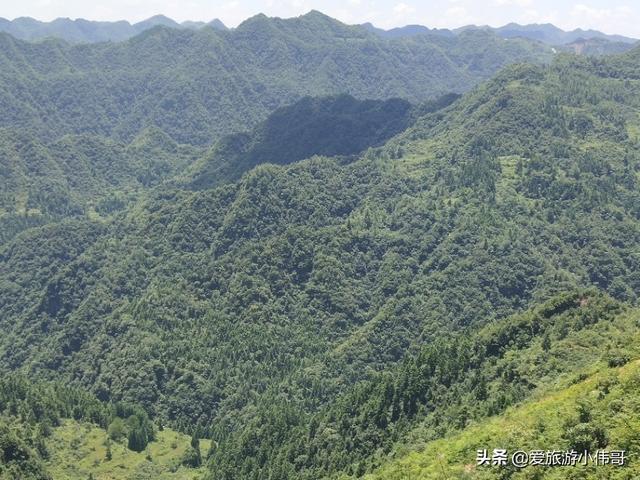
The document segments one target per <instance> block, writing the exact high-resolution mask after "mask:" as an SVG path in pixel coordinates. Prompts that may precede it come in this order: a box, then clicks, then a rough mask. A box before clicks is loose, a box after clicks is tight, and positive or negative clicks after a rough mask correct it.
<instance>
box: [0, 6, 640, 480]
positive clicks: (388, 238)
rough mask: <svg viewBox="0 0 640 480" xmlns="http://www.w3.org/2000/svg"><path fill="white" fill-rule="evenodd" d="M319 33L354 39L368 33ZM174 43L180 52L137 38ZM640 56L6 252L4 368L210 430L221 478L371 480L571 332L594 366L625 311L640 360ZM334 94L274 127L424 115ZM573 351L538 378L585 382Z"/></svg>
mask: <svg viewBox="0 0 640 480" xmlns="http://www.w3.org/2000/svg"><path fill="white" fill-rule="evenodd" d="M320 19H321V20H322V18H320ZM317 20H318V17H317V16H312V17H305V18H303V19H301V20H299V21H297V22H303V23H304V22H310V23H308V24H309V25H311V24H315V22H316V21H317ZM323 21H324V20H323ZM299 24H300V23H296V22H292V21H271V20H269V19H266V18H262V17H260V18H256V19H253V20H252V21H250V22H248V24H247V25H245V27H244V28H245V29H248V28H250V27H251V28H252V29H255V30H253V32H254V33H255V32H264V30H262V28H263V27H262V26H263V25H271V27H273V28H274V29H275V30H277V31H280V32H289V29H292V30H294V31H295V30H296V26H297V25H299ZM323 25H324V26H325V28H326V29H329V30H330V31H333V32H334V34H335V35H338V33H339V32H343V33H342V34H344V35H346V40H345V41H343V42H342V44H343V45H344V44H347V45H348V44H349V41H350V40H349V39H350V38H351V37H349V35H351V34H350V33H349V32H351V29H350V27H345V26H342V25H340V24H337V23H335V22H327V23H324V24H323ZM245 31H246V30H245ZM237 32H242V29H241V28H239V29H238V30H237V31H236V32H235V33H236V34H237ZM201 34H202V32H180V35H184V37H183V38H185V39H186V38H196V37H197V36H198V35H201ZM164 35H167V36H173V35H176V33H175V32H174V31H170V30H162V29H160V30H153V31H151V32H148V33H147V34H146V35H145V34H143V36H142V37H138V38H137V39H136V40H135V41H132V42H133V43H135V42H142V43H143V42H145V41H147V40H146V39H148V38H153V37H155V36H164ZM207 35H214V34H213V33H211V32H209V33H207ZM215 35H216V38H223V37H218V35H219V34H218V33H215ZM223 35H227V34H223ZM252 35H253V34H252ZM470 35H474V36H478V35H479V36H480V37H475V38H487V37H486V35H487V34H486V33H482V32H472V33H471V34H470ZM307 37H312V34H311V33H306V34H304V35H302V34H301V37H300V38H303V39H304V41H305V42H309V41H311V40H312V39H311V38H307ZM229 38H233V37H229ZM268 38H269V35H267V36H266V37H264V38H263V39H262V40H263V41H262V42H261V44H262V45H265V39H268ZM492 38H493V37H492ZM301 41H302V40H301ZM369 41H372V42H378V41H380V40H370V38H369V37H365V42H369ZM443 41H445V40H443ZM446 41H448V40H446ZM497 41H498V40H496V42H497ZM420 42H422V40H420V41H416V43H415V45H419V44H420ZM14 44H15V45H18V44H19V42H18V43H16V42H14ZM25 45H26V44H21V45H19V46H18V48H25ZM48 45H49V46H52V45H53V44H48ZM122 45H125V44H122ZM388 45H396V44H393V43H389V44H388ZM398 45H400V44H398ZM30 48H33V49H37V48H40V46H32V47H30ZM61 48H63V50H64V49H65V48H67V47H64V46H62V47H61ZM83 48H85V49H89V48H93V47H83ZM101 48H107V47H101ZM109 48H111V47H109ZM189 48H191V44H189ZM282 48H286V47H282ZM376 55H381V53H380V51H378V52H377V53H376ZM639 57H640V50H638V49H636V50H633V51H631V52H629V53H627V54H624V55H621V56H617V57H612V58H606V57H603V58H583V57H576V56H570V55H561V56H559V57H558V58H556V60H555V61H554V62H553V63H552V64H551V65H549V66H536V65H515V66H511V67H508V68H506V69H503V70H502V71H501V72H500V73H499V74H498V75H497V76H495V77H494V78H493V79H492V80H490V81H489V82H487V83H485V84H483V85H481V86H479V87H477V88H475V89H473V91H471V92H470V93H468V94H466V95H464V96H463V97H462V98H460V99H458V100H456V101H454V102H453V103H452V104H451V105H449V106H445V107H444V108H428V107H425V108H424V109H422V110H419V109H418V110H416V113H415V114H416V115H418V116H419V118H418V119H417V120H416V121H414V122H412V123H411V126H410V127H409V128H408V129H407V130H406V131H404V132H402V133H399V134H398V135H395V136H394V137H392V138H391V139H390V140H388V141H386V143H385V144H384V145H382V146H380V147H371V148H367V150H366V151H364V152H363V153H361V154H359V155H354V156H352V157H351V158H346V159H345V158H344V157H326V156H314V157H313V158H310V159H306V160H302V161H296V162H294V163H289V162H290V161H293V160H298V157H300V156H304V155H306V154H307V153H325V154H328V153H336V152H335V151H332V150H331V149H330V148H333V146H332V145H331V144H329V145H328V146H327V148H329V150H328V151H322V150H318V149H319V148H320V147H321V145H318V144H311V145H310V146H309V149H308V150H307V149H305V148H302V147H303V146H304V145H297V144H295V143H294V144H293V145H297V146H300V147H301V148H300V149H298V150H293V151H292V154H293V153H296V152H298V153H299V154H298V153H296V154H295V155H293V156H291V157H287V156H286V155H284V153H283V152H288V150H287V149H286V148H283V149H282V150H280V149H279V148H276V147H279V145H278V144H277V143H276V144H274V145H269V143H268V142H267V143H266V144H265V143H259V142H257V143H255V144H256V145H266V146H265V147H264V148H265V150H264V151H263V152H264V155H265V158H269V161H271V162H272V163H279V164H281V165H258V166H257V167H255V168H253V169H251V170H250V171H248V172H246V173H245V174H244V175H243V176H242V177H241V178H240V179H239V180H238V181H235V182H231V183H228V184H225V185H220V186H218V187H216V188H210V189H205V190H201V191H190V190H184V189H182V188H181V187H180V185H173V187H168V186H165V187H164V188H159V189H154V190H152V191H151V192H150V193H149V195H148V196H145V197H143V198H142V199H140V201H139V202H138V203H137V204H136V205H134V206H132V207H131V208H128V209H126V210H125V211H123V212H122V213H120V214H118V215H116V216H115V217H112V218H109V219H107V220H106V221H102V222H94V221H91V220H89V219H81V218H77V219H72V220H67V221H64V222H60V223H58V224H53V225H48V226H46V227H41V228H33V229H29V230H28V231H26V232H23V233H22V234H20V235H18V236H17V237H16V238H15V239H13V240H12V241H10V242H8V243H7V244H6V245H4V246H2V247H0V330H1V331H2V332H3V334H4V335H3V336H2V337H1V338H0V369H1V371H3V372H7V371H10V370H19V371H22V372H28V373H29V375H30V377H31V378H41V379H59V380H62V381H65V382H68V383H72V384H74V385H77V386H81V387H84V388H86V389H88V390H90V391H91V392H92V393H93V394H94V395H96V397H97V398H98V399H99V400H100V401H104V402H108V401H114V402H120V401H125V402H138V403H140V404H141V405H142V406H143V407H144V408H145V409H146V411H147V412H148V413H149V414H150V416H151V417H152V418H154V419H158V420H160V421H162V422H163V423H168V424H170V425H172V426H174V427H176V428H180V429H183V430H187V431H189V430H193V429H195V428H196V427H199V428H200V429H201V431H202V432H203V433H204V434H206V435H209V436H211V437H212V439H213V440H214V442H213V443H212V445H214V448H213V449H212V451H211V455H210V466H209V467H210V472H211V473H210V478H213V479H238V478H279V479H280V478H282V479H287V478H292V479H293V478H296V479H304V478H308V479H317V478H332V477H337V476H339V475H340V474H344V475H359V474H361V473H364V472H365V471H367V470H368V469H369V468H371V467H372V466H375V465H376V464H378V463H380V462H381V459H382V457H384V455H385V453H386V452H389V451H391V450H392V449H393V447H394V445H395V444H396V442H402V441H404V440H405V437H406V435H409V434H410V432H412V431H414V428H415V429H419V428H420V426H421V425H423V426H424V428H425V431H426V432H427V433H428V435H431V436H432V438H437V437H438V436H439V435H442V434H443V433H445V432H446V431H447V429H449V428H454V427H455V428H457V427H463V426H464V425H465V422H466V419H469V418H474V417H478V418H480V417H482V416H484V415H487V414H496V413H500V412H502V411H503V410H504V408H506V407H507V406H509V405H511V404H513V403H514V402H516V401H520V400H522V399H524V398H527V397H528V396H529V394H530V393H531V392H532V391H534V390H535V388H536V387H537V386H538V385H537V384H536V382H535V381H533V380H532V378H531V377H527V376H524V375H523V374H521V373H520V372H521V371H525V370H526V368H528V367H527V366H525V365H527V363H526V359H527V358H528V355H529V354H528V353H525V354H523V355H524V356H523V357H522V359H523V360H522V362H524V363H522V366H517V365H516V364H515V363H514V364H509V361H510V360H512V359H513V358H514V357H518V356H519V355H520V353H521V351H523V350H526V349H528V348H536V349H537V348H538V347H537V345H538V342H543V343H544V344H545V345H547V344H548V343H549V342H551V345H553V342H555V341H561V340H562V339H565V338H571V339H574V340H575V341H576V342H577V343H578V344H579V346H578V348H577V349H576V350H577V351H579V352H583V353H584V354H585V357H583V358H589V361H593V362H595V361H597V360H598V359H599V358H600V356H601V355H602V351H601V350H600V347H602V346H603V342H602V341H601V340H600V337H595V336H594V335H596V334H595V333H593V331H591V330H589V329H591V328H596V329H598V328H607V326H608V325H609V323H608V322H609V321H613V319H614V318H621V320H620V322H621V323H620V324H619V327H618V328H619V330H618V333H615V335H614V334H612V337H611V339H608V340H607V342H608V343H606V344H608V345H610V347H611V350H612V351H614V350H615V349H616V348H620V349H622V350H623V354H624V355H627V356H631V355H632V354H633V352H635V350H633V346H632V345H630V344H628V343H625V342H626V341H631V340H632V334H633V332H634V330H633V329H634V328H637V325H636V324H634V323H633V322H632V321H630V320H629V318H627V317H619V315H620V314H622V313H623V311H624V309H625V308H626V307H625V306H624V305H623V304H621V303H619V302H631V303H633V302H635V301H636V300H637V296H638V293H639V292H640V279H639V278H638V275H637V272H638V271H639V267H640V265H638V262H639V261H640V260H639V259H638V258H637V256H636V255H635V251H636V249H637V245H638V242H639V241H640V223H639V216H640V193H638V192H639V190H638V185H637V179H638V175H637V173H638V171H639V170H640V152H639V148H640V135H639V132H640V121H639V119H640V115H639V113H640V83H638V78H640V61H638V58H639ZM279 58H282V57H279ZM469 59H471V57H469ZM347 71H348V70H347ZM281 72H282V71H281V70H278V74H281ZM379 87H380V86H379ZM337 98H338V100H336V99H335V98H334V99H333V100H327V99H325V100H310V99H307V100H303V101H302V102H301V103H300V104H298V105H296V106H294V107H291V109H285V110H281V111H279V112H277V113H276V114H274V116H273V119H275V120H273V121H276V120H277V119H280V118H282V116H283V115H284V117H285V118H286V117H287V115H292V117H290V118H298V117H297V116H296V112H318V111H320V112H322V111H323V110H322V108H324V106H329V107H331V108H333V107H334V106H335V105H336V104H337V103H338V104H342V103H343V102H344V103H345V104H346V105H347V106H348V105H354V106H355V107H357V108H356V111H357V112H361V113H362V112H365V114H362V115H361V113H359V114H358V117H360V118H361V119H365V120H366V119H367V115H369V114H371V117H370V118H371V120H372V122H373V124H374V125H375V124H376V122H375V121H374V120H375V119H376V118H377V112H379V110H378V109H379V108H383V107H384V108H383V110H385V109H386V108H389V107H390V106H394V105H395V106H397V107H401V108H399V110H398V111H400V112H402V111H406V110H403V109H404V108H405V107H406V104H404V103H402V102H396V101H393V102H391V103H376V102H374V103H365V104H361V103H359V102H354V100H353V99H349V98H348V97H337ZM444 105H446V103H445V104H443V105H442V106H444ZM365 106H367V107H366V108H365ZM403 106H404V107H403ZM320 107H322V108H320ZM331 108H329V112H330V113H331V112H333V110H331ZM363 109H364V110H363ZM392 110H393V111H396V110H394V109H392ZM397 118H399V119H402V118H403V116H402V115H398V117H397ZM296 123H297V122H296ZM365 124H368V123H367V122H365ZM308 125H311V127H310V128H312V127H313V122H312V120H311V119H309V124H308ZM389 125H390V126H393V125H394V124H393V123H390V124H389ZM269 126H270V123H269V120H267V122H266V123H265V124H263V125H261V126H259V127H258V128H257V129H256V131H255V132H257V133H256V134H255V137H254V138H261V137H260V132H265V131H272V130H269ZM275 126H276V127H278V128H275V130H273V131H274V132H275V134H276V137H275V138H277V135H282V134H283V133H288V130H287V129H283V128H281V126H279V124H278V122H277V121H276V124H275ZM265 129H266V130H265ZM292 131H293V132H295V128H294V129H292ZM394 131H395V127H393V128H392V129H391V130H390V131H389V132H388V134H391V133H393V132H394ZM376 132H378V130H376ZM388 134H387V133H384V134H383V135H382V136H381V137H380V138H376V137H375V136H373V137H368V138H376V140H375V141H372V140H369V139H367V141H366V142H364V143H362V144H357V145H356V146H355V147H353V148H354V149H355V150H357V149H359V148H360V147H361V146H363V145H366V144H367V143H371V144H372V145H375V144H376V143H378V140H379V141H385V140H384V139H385V138H386V137H387V136H388ZM249 137H251V134H250V135H249ZM282 138H285V139H286V141H287V142H291V141H292V138H291V137H286V136H285V137H282ZM321 139H322V137H319V138H318V139H316V138H315V137H314V140H318V141H319V140H321ZM327 139H328V140H332V139H333V136H332V135H328V136H327ZM262 140H265V139H264V138H262ZM262 140H261V141H262ZM252 145H253V144H252ZM267 146H268V147H269V148H267ZM347 146H348V147H350V146H349V145H347ZM341 147H342V146H341ZM272 152H277V153H273V156H271V157H269V155H270V154H271V153H272ZM337 153H342V152H340V151H338V152H337ZM267 154H269V155H267ZM277 158H281V161H278V160H277ZM584 288H595V289H598V290H601V291H604V292H607V294H604V293H598V292H594V291H592V290H583V289H584ZM566 291H577V293H572V294H565V295H562V294H561V293H562V292H566ZM608 295H610V296H611V297H613V299H611V298H609V296H608ZM548 299H551V300H549V303H544V302H545V301H546V300H548ZM614 299H615V300H614ZM541 303H542V306H539V307H537V308H533V310H531V311H530V312H529V313H525V314H521V312H522V311H524V310H526V309H528V308H529V307H534V306H535V305H538V304H541ZM514 314H515V315H516V316H514V317H511V319H510V320H503V319H505V318H506V317H509V316H511V315H514ZM496 321H499V322H503V323H498V324H496V325H495V326H493V327H492V324H494V323H495V322H496ZM485 328H486V329H487V330H485ZM492 328H493V330H492ZM587 330H589V331H587ZM583 331H587V333H586V334H585V335H586V337H585V338H586V339H591V340H592V343H591V345H592V346H593V345H594V344H595V347H593V348H592V349H590V350H589V353H588V354H587V353H585V352H586V350H584V349H583V348H582V347H583V345H584V344H585V342H586V340H584V339H582V338H577V339H576V337H575V336H577V337H580V336H581V335H582V332H583ZM496 338H497V339H499V340H498V343H496V344H494V343H492V342H494V339H496ZM545 338H548V340H545ZM594 338H596V339H597V341H596V342H593V340H594ZM547 346H549V345H547ZM540 348H542V347H540ZM544 348H547V347H544ZM550 348H551V350H553V348H554V347H553V346H551V347H550ZM557 348H558V354H557V355H558V356H557V357H555V360H554V361H553V362H552V363H551V364H550V365H551V366H550V367H549V370H545V368H547V367H544V366H543V367H540V368H541V370H540V372H541V373H543V374H544V375H548V376H549V378H555V376H557V375H558V374H563V373H568V372H571V371H574V370H575V369H576V368H577V366H578V365H579V360H575V361H574V360H569V359H567V358H566V357H563V356H562V353H561V352H562V348H564V347H557ZM509 352H511V353H509ZM629 352H631V353H629ZM530 353H531V352H530ZM536 353H537V351H536V352H532V353H531V355H534V354H536ZM624 355H623V356H624ZM503 362H507V363H503ZM514 362H516V361H515V360H514ZM614 363H615V362H614ZM483 366H487V368H489V367H491V368H490V369H488V370H487V369H485V368H481V367H483ZM494 368H495V370H494ZM520 369H522V370H520ZM479 371H483V372H485V373H486V375H487V378H486V379H485V381H484V382H480V381H478V378H476V377H477V375H478V372H479ZM467 375H468V376H467ZM395 380H397V381H398V383H397V384H396V383H395ZM354 384H358V385H357V386H355V387H354ZM478 385H484V386H485V387H486V388H487V390H488V392H492V393H491V395H488V394H485V396H486V398H485V400H483V401H482V402H480V403H479V406H478V407H477V411H472V412H467V413H464V414H463V413H460V412H457V413H456V416H455V417H453V420H456V421H458V423H457V424H456V423H455V422H454V421H453V420H452V421H451V422H449V421H446V422H444V424H442V425H441V424H433V423H429V422H430V420H429V418H428V415H429V414H430V413H432V412H434V411H437V412H441V411H442V410H439V409H441V408H445V409H446V408H447V407H449V406H451V407H452V408H454V407H455V406H456V405H458V406H460V407H461V408H462V406H465V405H466V406H469V405H470V400H469V399H471V398H478V399H479V398H481V397H482V395H483V394H482V393H481V391H482V389H481V388H480V387H479V386H478ZM447 392H449V393H447ZM500 392H501V393H500ZM447 395H451V397H447ZM437 398H442V399H444V400H445V401H446V400H447V399H450V401H448V402H447V403H446V404H438V403H437V401H436V400H434V399H437ZM369 400H370V401H371V402H373V403H370V402H369ZM457 400H460V401H461V402H464V403H460V404H456V403H455V401H457ZM375 402H378V403H375ZM447 412H448V411H447ZM447 415H449V413H447ZM437 416H438V415H436V417H437ZM431 421H433V419H432V420H431ZM423 422H426V423H423Z"/></svg>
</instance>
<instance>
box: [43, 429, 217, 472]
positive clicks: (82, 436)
mask: <svg viewBox="0 0 640 480" xmlns="http://www.w3.org/2000/svg"><path fill="white" fill-rule="evenodd" d="M157 436H158V438H157V440H156V441H154V442H151V443H150V444H149V446H148V447H147V451H146V452H141V453H137V452H134V451H132V450H129V449H127V448H126V444H125V442H126V440H125V441H123V442H121V443H116V442H112V444H111V452H112V459H111V460H110V461H108V460H106V452H107V447H106V441H107V433H106V431H105V430H103V429H101V428H98V427H96V426H94V425H91V424H89V423H78V422H76V421H72V420H67V421H65V422H64V423H63V425H62V426H60V427H58V428H56V429H54V431H53V435H52V437H51V438H50V439H48V441H47V447H48V449H49V451H50V459H49V461H48V464H47V470H48V471H49V473H51V475H52V476H53V478H54V479H55V480H76V479H81V480H85V479H86V478H88V476H89V474H92V475H93V478H94V479H95V480H120V479H122V480H124V479H136V480H144V479H149V480H152V479H153V480H156V479H158V480H169V479H181V480H182V479H184V480H187V479H189V480H190V479H197V478H200V476H201V474H202V473H203V472H204V469H203V468H200V469H193V468H185V467H179V468H178V464H179V462H180V459H181V458H182V455H183V454H184V452H185V450H186V449H187V447H188V446H189V441H190V439H189V437H188V436H186V435H183V434H181V433H178V432H175V431H173V430H170V429H165V430H163V431H161V432H158V433H157ZM209 446H210V441H209V440H200V450H201V452H202V454H203V455H206V453H207V451H208V450H209ZM147 454H150V457H151V461H149V460H148V459H147Z"/></svg>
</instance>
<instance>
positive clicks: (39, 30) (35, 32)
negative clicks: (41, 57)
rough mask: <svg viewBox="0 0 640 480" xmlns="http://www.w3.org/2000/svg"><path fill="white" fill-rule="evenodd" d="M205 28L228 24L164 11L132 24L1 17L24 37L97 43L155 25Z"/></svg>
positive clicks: (2, 24)
mask: <svg viewBox="0 0 640 480" xmlns="http://www.w3.org/2000/svg"><path fill="white" fill-rule="evenodd" d="M157 26H164V27H170V28H191V29H194V28H202V27H204V26H210V27H212V28H214V29H217V30H226V29H227V27H226V26H225V25H224V23H222V22H221V21H220V20H218V19H215V20H212V21H211V22H209V23H205V22H188V21H187V22H183V23H181V24H179V23H177V22H175V21H174V20H171V19H170V18H168V17H165V16H164V15H156V16H154V17H151V18H149V19H147V20H143V21H142V22H138V23H134V24H131V23H129V22H127V21H124V20H121V21H117V22H96V21H90V20H84V19H82V18H79V19H77V20H71V19H70V18H57V19H56V20H53V21H51V22H40V21H38V20H35V19H33V18H29V17H21V18H16V19H15V20H12V21H9V20H7V19H5V18H0V32H6V33H9V34H10V35H13V36H14V37H16V38H19V39H21V40H28V41H35V40H42V39H45V38H49V37H54V38H61V39H63V40H66V41H68V42H71V43H94V42H104V41H109V40H110V41H123V40H127V39H129V38H131V37H133V36H135V35H138V34H140V33H142V32H144V31H145V30H148V29H150V28H153V27H157Z"/></svg>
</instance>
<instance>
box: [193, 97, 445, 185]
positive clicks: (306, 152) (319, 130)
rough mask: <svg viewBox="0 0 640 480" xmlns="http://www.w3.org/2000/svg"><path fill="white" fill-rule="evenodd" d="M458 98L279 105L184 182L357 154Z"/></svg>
mask: <svg viewBox="0 0 640 480" xmlns="http://www.w3.org/2000/svg"><path fill="white" fill-rule="evenodd" d="M455 98H456V96H455V95H453V96H447V97H443V98H442V99H441V100H440V101H439V102H431V103H430V104H425V105H424V106H423V107H421V109H419V110H416V109H415V108H413V107H412V106H411V104H410V103H409V102H407V101H405V100H400V99H395V100H387V101H382V100H367V101H359V100H356V99H355V98H353V97H351V96H349V95H338V96H335V97H320V98H313V97H306V98H303V99H302V100H300V101H298V102H296V103H295V104H293V105H290V106H287V107H282V108H280V109H278V110H276V111H275V112H274V113H273V114H271V115H270V116H269V118H267V120H265V121H264V122H262V123H260V124H259V125H258V126H257V127H256V128H255V129H254V130H253V131H251V132H245V133H239V134H232V135H228V136H226V137H224V138H222V139H221V140H220V141H219V142H217V143H216V145H214V147H213V148H212V149H211V151H210V152H209V154H208V155H206V156H204V157H203V158H202V159H201V160H199V161H198V162H196V163H194V164H193V165H192V167H191V168H190V169H189V171H188V173H187V174H186V175H185V177H186V178H185V179H183V180H182V182H183V184H185V185H186V186H188V187H190V188H195V189H204V188H211V187H213V186H215V185H218V184H220V183H226V182H229V181H231V180H237V179H238V178H239V177H240V176H241V175H242V174H243V173H244V172H246V171H248V170H250V169H251V168H253V167H255V166H257V165H259V164H262V163H274V164H287V163H292V162H295V161H298V160H303V159H305V158H310V157H312V156H314V155H324V156H338V155H341V156H348V155H354V154H356V153H360V152H362V151H364V150H366V149H367V148H369V147H376V146H381V145H382V144H384V143H385V142H386V141H387V140H389V139H390V138H391V137H392V136H394V135H396V134H398V133H400V132H402V131H404V130H406V129H407V128H408V127H409V125H410V124H411V123H412V122H413V121H415V117H416V115H417V114H418V112H419V111H420V112H422V111H424V109H425V108H434V109H437V108H442V107H444V106H446V105H447V103H450V102H451V101H453V100H454V99H455ZM429 105H430V106H431V107H429Z"/></svg>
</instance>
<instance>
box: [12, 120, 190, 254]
mask: <svg viewBox="0 0 640 480" xmlns="http://www.w3.org/2000/svg"><path fill="white" fill-rule="evenodd" d="M200 155H202V151H201V150H199V149H196V148H193V147H189V146H185V145H178V144H176V143H175V142H174V141H173V140H171V139H170V138H169V137H168V136H167V135H165V134H164V133H162V132H161V131H159V130H158V129H156V128H153V127H151V128H147V129H145V130H143V131H142V132H140V134H139V135H137V136H136V137H135V138H134V139H133V140H132V141H131V142H130V143H128V144H125V143H123V142H119V141H117V140H109V139H106V138H104V137H99V136H95V135H90V134H80V135H66V136H64V137H62V138H60V139H59V140H56V141H54V142H52V143H48V144H47V143H43V142H42V141H39V140H38V139H37V138H35V136H33V135H30V134H29V133H28V132H25V131H21V130H18V129H4V130H0V182H1V183H2V188H1V189H0V244H2V243H3V242H5V241H7V240H9V239H10V238H12V237H13V236H14V235H15V234H16V233H18V232H20V231H21V230H23V229H24V228H27V227H29V226H34V225H39V224H44V223H47V222H50V221H54V220H60V219H62V218H65V217H70V216H77V215H89V216H91V215H93V216H96V215H100V216H106V215H108V214H111V213H113V212H115V211H118V210H122V209H123V208H124V207H125V206H126V205H127V204H128V203H130V202H131V201H133V200H134V199H135V198H136V197H137V196H138V195H139V194H140V192H141V191H143V190H145V189H147V188H150V187H153V186H154V185H157V184H158V183H159V182H160V181H162V180H164V179H166V178H168V177H169V176H171V175H175V174H177V173H178V172H180V171H182V169H184V168H185V167H186V166H187V165H189V164H191V163H192V162H193V161H194V159H195V158H197V157H198V156H200Z"/></svg>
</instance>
